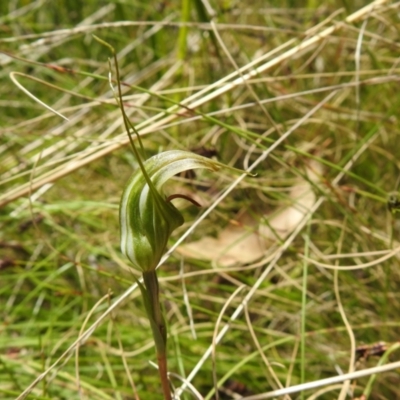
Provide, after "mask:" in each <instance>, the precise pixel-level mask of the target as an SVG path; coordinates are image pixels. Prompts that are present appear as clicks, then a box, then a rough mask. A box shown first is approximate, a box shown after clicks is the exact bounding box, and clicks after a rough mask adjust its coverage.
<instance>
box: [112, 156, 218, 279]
mask: <svg viewBox="0 0 400 400" xmlns="http://www.w3.org/2000/svg"><path fill="white" fill-rule="evenodd" d="M143 167H144V169H142V168H140V169H138V170H137V171H136V172H134V173H133V175H132V176H131V178H130V179H129V182H128V184H127V185H126V187H125V190H124V192H123V194H122V198H121V203H120V227H121V251H122V253H123V254H125V255H126V257H128V259H129V260H130V261H131V262H132V264H133V266H134V267H135V268H137V269H138V270H141V271H142V272H146V271H151V270H155V268H156V267H157V265H158V264H159V262H160V260H161V257H162V256H163V254H164V253H165V249H166V246H167V242H168V239H169V237H170V235H171V233H172V232H173V231H174V230H175V229H176V228H178V227H179V226H181V225H182V224H183V222H184V220H183V216H182V214H181V213H180V211H179V210H178V209H177V208H176V207H175V206H174V205H173V204H172V203H171V202H170V201H169V199H167V198H166V197H165V195H164V194H163V192H162V187H163V185H164V184H165V182H166V181H167V180H168V179H170V178H171V177H172V176H174V175H176V174H178V173H180V172H183V171H187V170H190V169H195V168H206V169H209V170H213V171H217V170H219V169H220V168H221V167H222V164H220V163H218V162H216V161H213V160H211V159H209V158H205V157H202V156H200V155H197V154H194V153H190V152H187V151H181V150H171V151H166V152H163V153H160V154H157V155H155V156H153V157H151V158H150V159H148V160H146V161H145V162H144V163H143ZM174 197H180V196H179V195H176V196H174Z"/></svg>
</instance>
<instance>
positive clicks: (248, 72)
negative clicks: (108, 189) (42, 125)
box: [0, 0, 387, 206]
mask: <svg viewBox="0 0 400 400" xmlns="http://www.w3.org/2000/svg"><path fill="white" fill-rule="evenodd" d="M386 2H387V0H376V1H374V2H372V3H371V4H369V5H367V6H365V7H364V8H362V9H360V10H358V11H357V12H355V13H353V14H351V15H349V16H348V17H347V18H346V19H345V22H346V23H347V24H351V23H353V22H355V21H357V20H359V19H362V18H364V17H365V16H366V15H369V14H370V13H371V12H372V11H376V10H378V9H379V7H380V6H382V5H383V4H385V3H386ZM341 27H342V24H341V23H335V24H333V25H331V26H330V27H328V28H325V29H324V30H323V31H321V32H319V33H313V36H311V37H309V38H308V39H305V40H304V41H303V42H301V43H300V44H298V45H297V46H294V47H292V48H290V49H289V50H287V51H286V52H284V53H283V54H280V55H278V56H277V57H275V58H273V59H271V60H270V61H267V62H265V63H263V64H261V65H259V64H260V63H262V62H264V60H267V59H269V58H271V57H272V56H273V55H274V54H276V53H277V52H278V51H281V50H282V49H285V48H288V47H289V45H292V44H293V40H290V41H289V42H287V43H285V44H284V45H282V46H280V47H279V48H276V49H274V50H273V51H271V52H269V53H267V54H265V55H263V56H262V57H259V58H258V59H256V60H254V61H252V62H250V63H248V64H246V65H245V66H244V67H242V68H240V69H239V70H236V71H235V72H233V73H231V74H230V75H227V76H226V77H225V78H223V79H221V80H219V81H217V82H215V83H213V84H211V85H210V86H208V87H206V88H205V89H203V90H200V91H198V92H196V93H195V94H193V95H192V96H189V97H188V98H186V99H185V100H183V101H182V102H181V105H182V106H172V107H170V108H169V109H167V110H166V112H162V113H159V114H157V115H155V116H154V117H151V118H149V119H147V120H145V121H144V122H142V123H140V124H138V125H137V127H136V128H137V130H138V131H139V132H140V134H143V135H144V134H147V133H148V132H152V131H155V130H156V129H160V127H164V126H165V125H167V124H168V123H170V122H171V121H173V120H175V119H176V118H178V117H180V114H181V113H185V112H186V111H187V109H191V110H195V109H196V108H198V107H200V106H201V105H203V104H206V103H208V102H209V101H211V100H213V99H215V98H216V97H218V96H220V95H222V94H224V93H226V92H229V91H231V90H232V89H234V88H235V87H237V86H239V85H242V84H243V83H244V82H246V81H248V80H250V79H252V78H254V77H256V76H259V75H260V74H262V73H263V72H265V71H267V70H269V69H271V68H273V67H275V66H276V65H279V64H280V63H282V62H284V61H286V60H288V59H290V58H291V57H294V56H299V55H300V54H303V53H304V52H305V51H309V50H310V49H312V48H313V46H314V45H315V44H318V43H320V42H321V41H322V40H324V39H326V38H327V37H329V36H330V35H332V34H333V33H334V32H335V31H337V30H338V29H340V28H341ZM257 65H259V66H258V67H257ZM221 84H222V85H223V86H221ZM166 114H167V116H165V115H166ZM128 142H129V140H128V138H127V137H126V135H121V136H119V137H118V142H113V143H111V144H110V145H106V147H104V148H102V149H99V150H98V151H96V152H93V150H92V149H90V148H89V149H88V150H86V151H83V152H82V153H81V154H80V159H78V160H73V161H70V162H67V163H65V164H64V165H61V166H60V167H58V168H56V169H55V172H54V173H46V174H44V175H43V176H38V177H36V178H34V179H33V181H32V182H31V184H30V185H21V186H20V187H18V188H15V189H11V190H10V191H9V192H8V193H5V194H4V195H3V196H0V206H1V205H2V204H5V203H7V202H10V201H12V200H14V199H16V198H18V197H21V196H24V195H26V194H27V193H29V191H30V190H36V189H38V188H39V187H40V186H42V185H44V184H46V183H48V182H54V181H55V180H57V179H59V178H61V177H63V176H65V175H68V174H69V173H71V172H72V171H75V170H77V169H78V168H81V167H82V166H84V165H87V164H88V163H90V162H92V161H95V160H97V159H99V158H101V157H103V156H105V155H107V154H109V153H111V152H113V151H115V150H117V149H119V148H120V147H122V146H124V145H126V144H127V143H128Z"/></svg>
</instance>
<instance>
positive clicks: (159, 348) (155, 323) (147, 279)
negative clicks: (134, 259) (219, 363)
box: [140, 270, 171, 400]
mask: <svg viewBox="0 0 400 400" xmlns="http://www.w3.org/2000/svg"><path fill="white" fill-rule="evenodd" d="M140 288H141V291H142V295H143V300H144V304H145V308H146V311H147V316H148V318H149V321H150V326H151V330H152V332H153V337H154V342H155V345H156V353H157V362H158V372H159V374H160V379H161V386H162V390H163V393H164V399H165V400H171V390H170V386H169V381H168V368H167V351H166V349H167V327H166V324H165V319H164V315H163V312H162V309H161V303H160V290H159V285H158V278H157V272H156V271H155V270H150V271H144V272H143V285H141V284H140Z"/></svg>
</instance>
